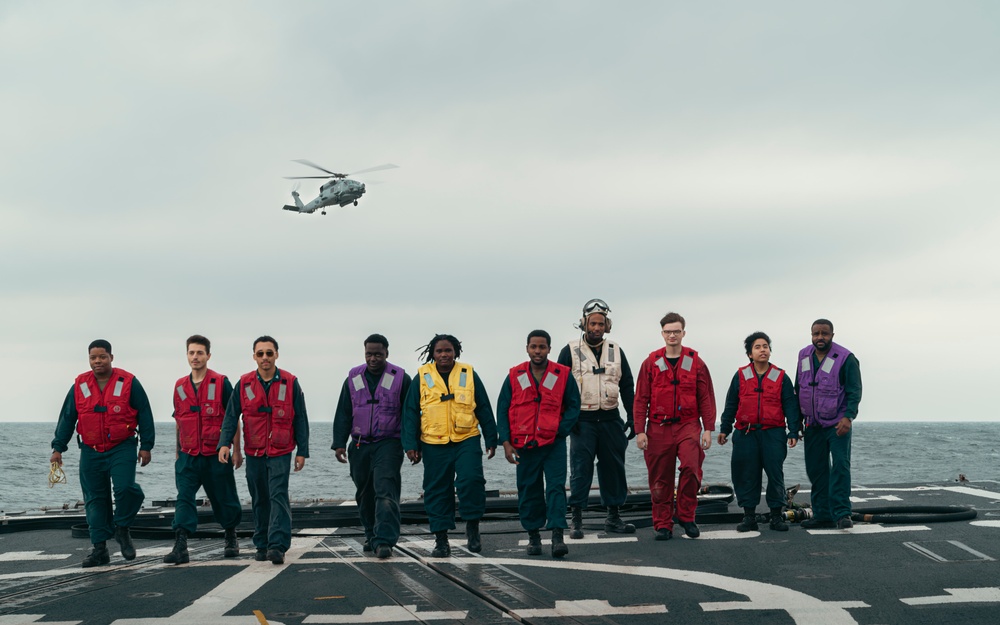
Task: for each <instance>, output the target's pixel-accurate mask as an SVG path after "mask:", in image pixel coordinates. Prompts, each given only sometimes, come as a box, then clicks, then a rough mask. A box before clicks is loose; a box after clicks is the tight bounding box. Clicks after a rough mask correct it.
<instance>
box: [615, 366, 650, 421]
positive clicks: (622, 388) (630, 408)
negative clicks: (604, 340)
mask: <svg viewBox="0 0 1000 625" xmlns="http://www.w3.org/2000/svg"><path fill="white" fill-rule="evenodd" d="M619 353H621V355H622V379H621V380H619V381H618V395H619V397H620V398H621V402H622V405H623V406H624V407H625V436H626V437H627V438H628V440H632V439H633V438H635V434H636V432H637V431H638V430H636V429H635V413H634V410H635V379H634V378H633V377H632V368H631V367H630V366H629V364H628V358H626V357H625V350H623V349H620V348H619ZM643 362H645V361H643ZM640 368H641V366H640Z"/></svg>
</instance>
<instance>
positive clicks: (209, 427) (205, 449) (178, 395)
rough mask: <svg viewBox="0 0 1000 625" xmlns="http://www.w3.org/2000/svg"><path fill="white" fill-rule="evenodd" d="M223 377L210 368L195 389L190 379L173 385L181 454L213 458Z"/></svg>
mask: <svg viewBox="0 0 1000 625" xmlns="http://www.w3.org/2000/svg"><path fill="white" fill-rule="evenodd" d="M225 379H226V377H225V376H224V375H221V374H219V373H216V372H215V371H212V370H211V369H209V370H208V371H207V372H206V373H205V378H204V379H203V380H202V381H201V384H200V385H198V388H197V389H195V388H194V385H193V384H192V383H191V376H190V375H186V376H184V377H183V378H181V379H179V380H177V383H176V384H174V419H176V420H177V442H178V443H179V444H180V448H181V451H182V452H184V453H186V454H189V455H191V456H214V455H215V448H216V446H217V445H218V443H219V433H220V432H221V431H222V418H223V417H225V416H226V407H225V406H224V405H223V403H222V389H223V386H224V385H225V382H224V381H225Z"/></svg>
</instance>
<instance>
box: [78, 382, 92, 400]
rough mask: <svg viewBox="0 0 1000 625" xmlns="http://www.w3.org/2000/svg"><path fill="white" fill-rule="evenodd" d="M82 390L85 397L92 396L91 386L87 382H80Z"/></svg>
mask: <svg viewBox="0 0 1000 625" xmlns="http://www.w3.org/2000/svg"><path fill="white" fill-rule="evenodd" d="M80 392H81V393H83V396H84V397H90V387H89V386H87V383H86V382H80Z"/></svg>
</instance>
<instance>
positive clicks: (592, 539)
mask: <svg viewBox="0 0 1000 625" xmlns="http://www.w3.org/2000/svg"><path fill="white" fill-rule="evenodd" d="M427 542H428V543H430V542H431V541H427ZM563 542H565V543H566V546H567V547H572V546H573V545H606V544H611V543H635V542H639V539H638V538H637V537H635V536H615V537H614V538H612V537H610V536H609V537H607V538H598V536H597V535H596V534H584V536H583V538H567V539H565V540H564V541H563ZM517 544H518V546H520V547H526V546H527V545H528V541H527V540H519V541H517ZM542 544H543V545H551V544H552V539H551V538H543V539H542Z"/></svg>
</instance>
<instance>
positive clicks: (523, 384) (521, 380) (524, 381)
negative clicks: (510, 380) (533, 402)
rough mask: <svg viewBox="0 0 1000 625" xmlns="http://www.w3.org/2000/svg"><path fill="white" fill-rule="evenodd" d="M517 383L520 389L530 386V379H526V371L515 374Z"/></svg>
mask: <svg viewBox="0 0 1000 625" xmlns="http://www.w3.org/2000/svg"><path fill="white" fill-rule="evenodd" d="M517 383H518V384H520V385H521V390H522V391H523V390H524V389H526V388H528V387H529V386H531V380H529V379H528V374H527V373H522V374H521V375H519V376H517Z"/></svg>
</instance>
